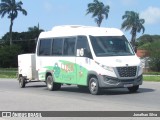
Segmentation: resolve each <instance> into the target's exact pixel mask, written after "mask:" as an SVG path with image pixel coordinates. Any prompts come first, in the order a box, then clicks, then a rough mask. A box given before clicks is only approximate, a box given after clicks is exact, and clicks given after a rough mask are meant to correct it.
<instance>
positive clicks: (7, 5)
mask: <svg viewBox="0 0 160 120" xmlns="http://www.w3.org/2000/svg"><path fill="white" fill-rule="evenodd" d="M22 5H23V3H22V1H20V2H16V1H15V0H1V3H0V15H1V17H2V18H3V17H4V16H5V15H6V14H8V18H9V19H10V28H9V33H10V45H12V27H13V21H14V20H15V18H17V16H18V12H22V14H23V15H27V11H26V10H25V9H23V8H22Z"/></svg>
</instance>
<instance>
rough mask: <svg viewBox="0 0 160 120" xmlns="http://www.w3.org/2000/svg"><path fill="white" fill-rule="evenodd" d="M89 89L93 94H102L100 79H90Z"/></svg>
mask: <svg viewBox="0 0 160 120" xmlns="http://www.w3.org/2000/svg"><path fill="white" fill-rule="evenodd" d="M89 91H90V93H91V94H92V95H98V94H100V88H99V84H98V79H97V78H96V77H92V78H91V79H90V80H89Z"/></svg>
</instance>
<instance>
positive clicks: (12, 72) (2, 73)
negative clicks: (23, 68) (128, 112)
mask: <svg viewBox="0 0 160 120" xmlns="http://www.w3.org/2000/svg"><path fill="white" fill-rule="evenodd" d="M0 78H17V68H0Z"/></svg>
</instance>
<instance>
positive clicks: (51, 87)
mask: <svg viewBox="0 0 160 120" xmlns="http://www.w3.org/2000/svg"><path fill="white" fill-rule="evenodd" d="M46 84H47V88H48V90H50V91H53V90H59V89H60V88H61V84H60V83H54V81H53V77H52V76H51V75H49V76H48V77H47V80H46Z"/></svg>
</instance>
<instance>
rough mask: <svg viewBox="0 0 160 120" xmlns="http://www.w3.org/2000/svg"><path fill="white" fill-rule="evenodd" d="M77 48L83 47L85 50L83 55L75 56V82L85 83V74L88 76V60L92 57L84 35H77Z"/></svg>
mask: <svg viewBox="0 0 160 120" xmlns="http://www.w3.org/2000/svg"><path fill="white" fill-rule="evenodd" d="M77 49H84V51H85V56H83V57H81V56H77V57H76V69H77V72H76V76H77V84H78V85H87V76H88V70H89V67H90V62H91V59H92V54H91V51H90V47H89V44H88V40H87V37H86V36H78V38H77V45H76V50H77Z"/></svg>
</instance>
